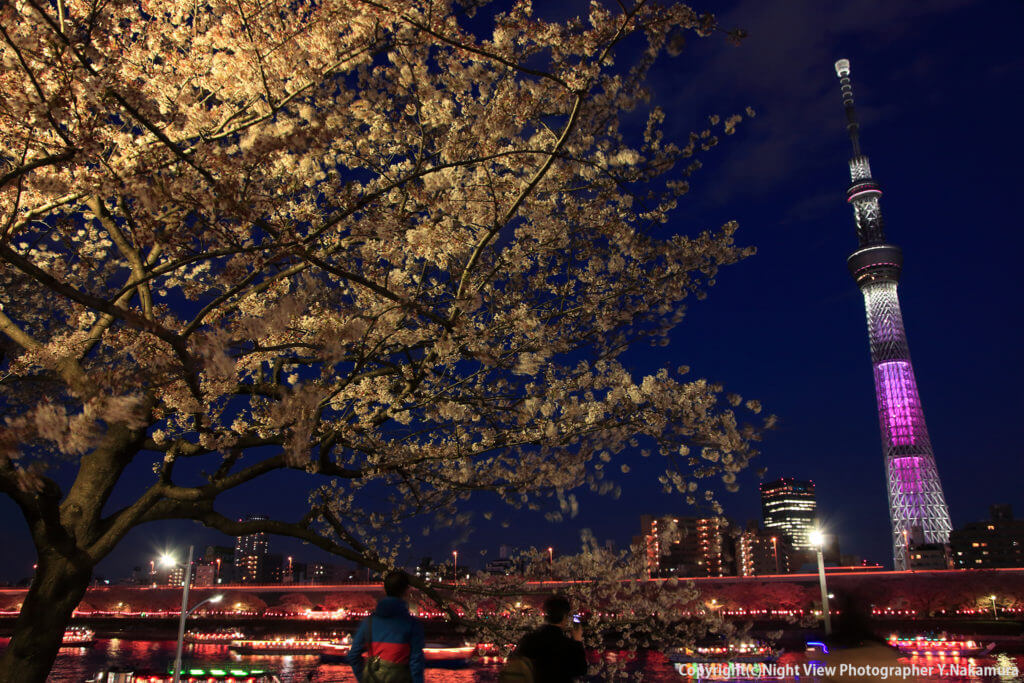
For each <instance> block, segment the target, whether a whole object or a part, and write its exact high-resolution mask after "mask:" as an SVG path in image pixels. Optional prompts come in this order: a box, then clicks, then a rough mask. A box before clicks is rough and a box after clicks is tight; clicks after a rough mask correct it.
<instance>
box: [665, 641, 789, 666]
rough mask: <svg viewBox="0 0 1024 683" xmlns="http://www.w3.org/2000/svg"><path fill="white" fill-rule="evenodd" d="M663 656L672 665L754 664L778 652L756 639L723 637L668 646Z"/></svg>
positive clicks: (768, 659) (775, 657)
mask: <svg viewBox="0 0 1024 683" xmlns="http://www.w3.org/2000/svg"><path fill="white" fill-rule="evenodd" d="M665 657H666V659H668V661H670V662H672V664H674V665H675V664H717V663H721V662H734V663H742V664H755V663H767V662H774V661H775V660H776V659H778V658H779V653H778V651H777V650H775V649H774V648H773V647H771V646H770V645H768V644H767V643H762V642H760V641H757V640H738V641H735V642H729V641H727V640H725V639H724V638H723V639H716V640H714V641H703V642H699V643H696V644H695V645H693V646H683V647H674V648H670V649H669V650H667V651H666V652H665ZM678 668H679V667H676V669H677V670H678Z"/></svg>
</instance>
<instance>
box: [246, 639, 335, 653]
mask: <svg viewBox="0 0 1024 683" xmlns="http://www.w3.org/2000/svg"><path fill="white" fill-rule="evenodd" d="M331 644H332V641H330V640H327V639H325V638H320V637H316V638H306V637H302V638H268V639H265V640H257V639H238V640H232V641H231V645H229V647H230V648H231V649H232V650H233V651H235V652H237V653H238V654H242V655H318V654H321V653H323V651H324V649H326V648H327V646H329V645H331Z"/></svg>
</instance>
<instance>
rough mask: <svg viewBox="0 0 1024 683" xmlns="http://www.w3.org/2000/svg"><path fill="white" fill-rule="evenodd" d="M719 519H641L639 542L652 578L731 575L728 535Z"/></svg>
mask: <svg viewBox="0 0 1024 683" xmlns="http://www.w3.org/2000/svg"><path fill="white" fill-rule="evenodd" d="M726 528H727V522H726V521H725V520H724V519H721V518H717V517H703V518H701V517H670V516H665V517H652V516H651V515H643V516H641V517H640V529H641V535H640V536H639V537H638V538H637V539H635V540H636V541H639V542H640V544H641V547H642V548H643V551H644V556H645V558H646V564H647V571H648V573H649V574H650V576H662V577H664V576H725V575H727V574H729V569H730V567H729V561H728V558H727V553H726V550H727V548H726V544H725V538H724V536H725V532H726Z"/></svg>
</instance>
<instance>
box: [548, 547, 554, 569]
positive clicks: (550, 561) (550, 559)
mask: <svg viewBox="0 0 1024 683" xmlns="http://www.w3.org/2000/svg"><path fill="white" fill-rule="evenodd" d="M554 564H555V549H554V548H552V547H551V546H548V566H549V567H552V566H554Z"/></svg>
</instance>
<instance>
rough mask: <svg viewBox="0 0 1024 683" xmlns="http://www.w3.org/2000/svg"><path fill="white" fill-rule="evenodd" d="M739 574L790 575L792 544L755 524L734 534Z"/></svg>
mask: <svg viewBox="0 0 1024 683" xmlns="http://www.w3.org/2000/svg"><path fill="white" fill-rule="evenodd" d="M734 545H735V551H734V556H735V558H736V575H737V576H764V575H766V574H788V573H790V572H791V571H792V566H791V565H792V563H793V547H792V546H791V545H790V543H789V539H788V538H787V537H785V536H783V535H781V534H779V533H777V532H771V531H768V530H766V529H762V528H761V527H759V526H758V525H757V524H756V523H751V524H748V525H747V528H746V529H744V530H743V531H740V532H738V533H737V534H736V535H735V537H734Z"/></svg>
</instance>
